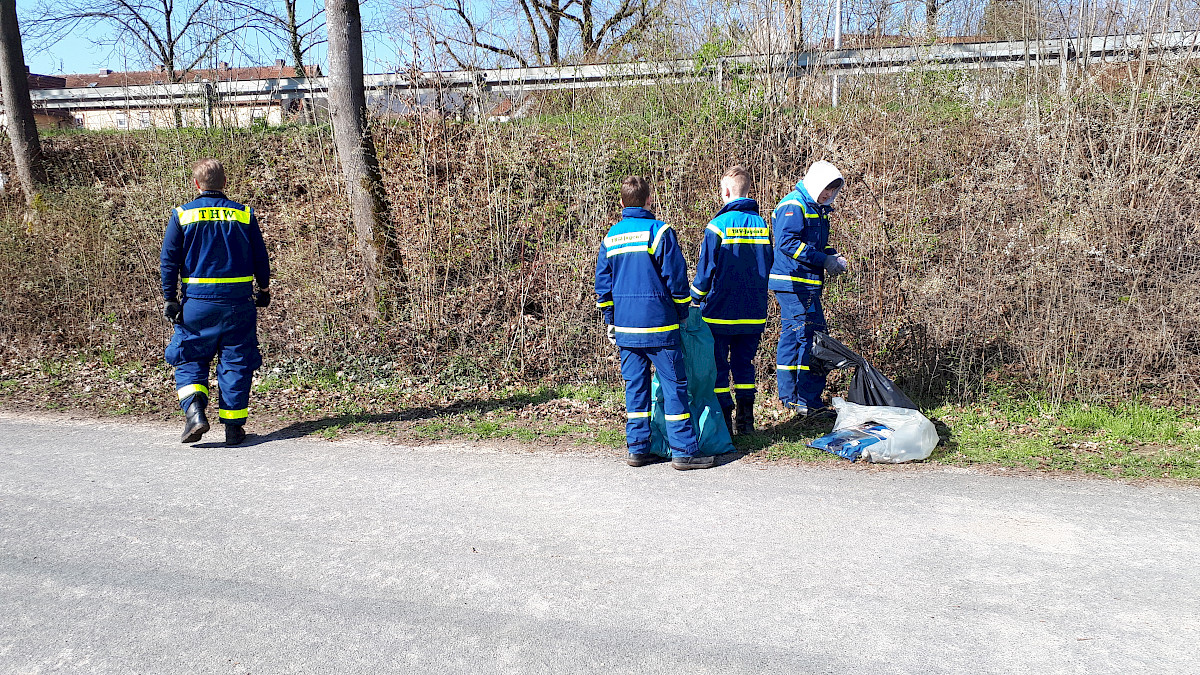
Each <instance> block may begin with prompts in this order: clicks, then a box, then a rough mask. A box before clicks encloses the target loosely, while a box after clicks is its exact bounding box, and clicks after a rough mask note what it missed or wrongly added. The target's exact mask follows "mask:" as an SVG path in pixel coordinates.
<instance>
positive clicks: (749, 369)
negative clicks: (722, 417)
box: [729, 333, 762, 398]
mask: <svg viewBox="0 0 1200 675" xmlns="http://www.w3.org/2000/svg"><path fill="white" fill-rule="evenodd" d="M761 340H762V333H745V334H742V335H730V336H729V371H730V373H731V374H732V376H733V397H734V398H754V394H755V392H756V391H757V390H756V388H755V384H756V380H755V372H754V357H755V355H757V354H758V343H759V342H760V341H761Z"/></svg>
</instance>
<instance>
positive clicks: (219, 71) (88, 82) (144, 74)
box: [59, 60, 321, 88]
mask: <svg viewBox="0 0 1200 675" xmlns="http://www.w3.org/2000/svg"><path fill="white" fill-rule="evenodd" d="M307 70H308V72H309V73H310V74H312V75H314V76H316V77H319V76H320V75H321V67H320V66H317V65H311V66H308V67H307ZM295 77H296V69H295V68H293V67H292V66H290V65H287V64H284V63H283V61H282V60H280V61H276V62H275V63H274V64H272V65H269V66H250V67H248V68H231V67H230V66H229V65H228V64H224V63H221V64H218V66H217V67H216V68H205V69H197V70H191V71H187V72H185V73H183V76H182V77H180V78H179V81H180V82H234V81H239V80H271V79H283V78H288V79H292V78H295ZM63 79H65V81H66V84H65V85H59V86H65V87H68V88H74V87H133V86H138V85H144V84H167V74H166V72H164V71H163V70H161V69H156V70H129V71H124V72H113V71H111V70H108V69H104V70H101V71H99V72H97V73H81V74H75V75H66V76H64V78H63Z"/></svg>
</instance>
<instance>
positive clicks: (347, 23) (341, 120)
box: [325, 0, 398, 301]
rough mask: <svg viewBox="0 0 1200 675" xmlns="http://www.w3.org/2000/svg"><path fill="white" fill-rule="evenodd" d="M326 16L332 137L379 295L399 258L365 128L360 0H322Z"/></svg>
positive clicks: (372, 284) (370, 278)
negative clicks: (384, 275)
mask: <svg viewBox="0 0 1200 675" xmlns="http://www.w3.org/2000/svg"><path fill="white" fill-rule="evenodd" d="M325 21H326V25H327V26H328V30H329V108H330V114H331V115H332V117H333V136H334V143H335V145H336V147H337V154H338V160H339V161H340V162H341V164H342V175H343V176H344V177H345V179H346V191H347V193H348V195H349V199H350V211H351V214H352V215H353V217H354V230H355V233H356V234H357V236H358V244H359V248H360V249H361V251H362V256H363V264H364V267H365V268H366V275H367V283H368V284H369V285H370V288H371V292H372V295H373V296H374V297H375V299H376V300H377V301H378V300H379V299H380V293H379V291H380V280H381V278H382V275H383V274H384V273H385V272H386V271H387V269H388V268H389V267H391V266H392V265H393V264H398V259H396V258H395V256H394V253H395V252H394V244H393V241H394V239H393V237H392V220H391V207H390V205H389V204H388V200H387V194H386V193H385V192H384V189H383V178H382V176H381V175H380V172H379V158H378V157H377V156H376V154H375V141H374V139H372V138H371V133H370V129H369V128H368V119H367V97H366V92H365V91H364V90H363V54H362V16H361V14H360V13H359V6H358V0H325ZM396 271H398V270H396Z"/></svg>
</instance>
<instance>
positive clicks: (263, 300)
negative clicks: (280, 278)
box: [254, 288, 271, 307]
mask: <svg viewBox="0 0 1200 675" xmlns="http://www.w3.org/2000/svg"><path fill="white" fill-rule="evenodd" d="M254 306H255V307H270V306H271V291H269V290H267V289H265V288H260V289H258V293H257V294H256V295H255V296H254Z"/></svg>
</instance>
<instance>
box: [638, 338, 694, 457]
mask: <svg viewBox="0 0 1200 675" xmlns="http://www.w3.org/2000/svg"><path fill="white" fill-rule="evenodd" d="M651 364H654V370H655V371H656V372H657V373H658V383H659V385H660V386H661V387H662V392H663V413H664V415H665V417H666V422H667V444H668V445H670V446H671V456H673V457H686V456H691V455H694V454H695V453H696V452H697V451H698V450H699V449H700V441H699V439H697V438H696V431H695V430H694V429H692V420H691V417H692V416H691V412H689V410H690V408H689V406H688V392H687V371H686V370H685V369H684V365H683V350H681V349H680V348H679V347H678V346H675V347H621V377H622V379H624V380H625V419H626V422H625V442H626V444H627V445H628V446H629V452H631V453H633V454H637V455H643V454H647V453H649V452H650V365H651Z"/></svg>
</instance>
